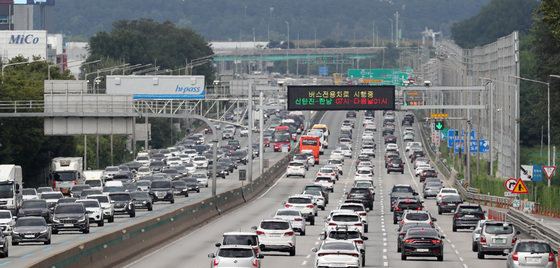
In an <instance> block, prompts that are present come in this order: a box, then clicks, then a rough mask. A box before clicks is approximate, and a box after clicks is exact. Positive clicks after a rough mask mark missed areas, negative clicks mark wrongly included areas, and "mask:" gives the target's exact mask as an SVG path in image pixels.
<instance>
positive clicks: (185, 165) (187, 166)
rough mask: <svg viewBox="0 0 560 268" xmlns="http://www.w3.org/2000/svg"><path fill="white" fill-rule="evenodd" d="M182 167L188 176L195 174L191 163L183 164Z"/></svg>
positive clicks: (194, 168)
mask: <svg viewBox="0 0 560 268" xmlns="http://www.w3.org/2000/svg"><path fill="white" fill-rule="evenodd" d="M183 166H184V167H185V169H186V170H187V172H188V173H189V174H194V173H195V172H196V165H195V164H193V163H184V164H183Z"/></svg>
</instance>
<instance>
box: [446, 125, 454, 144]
mask: <svg viewBox="0 0 560 268" xmlns="http://www.w3.org/2000/svg"><path fill="white" fill-rule="evenodd" d="M454 134H455V130H454V129H448V130H447V137H449V138H448V139H447V148H453V141H454V140H455V137H454Z"/></svg>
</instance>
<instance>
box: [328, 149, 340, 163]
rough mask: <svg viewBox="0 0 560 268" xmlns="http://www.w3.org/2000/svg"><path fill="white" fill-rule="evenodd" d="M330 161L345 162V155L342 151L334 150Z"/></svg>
mask: <svg viewBox="0 0 560 268" xmlns="http://www.w3.org/2000/svg"><path fill="white" fill-rule="evenodd" d="M329 159H334V160H341V161H343V162H344V153H343V152H342V150H334V151H332V152H331V156H330V158H329Z"/></svg>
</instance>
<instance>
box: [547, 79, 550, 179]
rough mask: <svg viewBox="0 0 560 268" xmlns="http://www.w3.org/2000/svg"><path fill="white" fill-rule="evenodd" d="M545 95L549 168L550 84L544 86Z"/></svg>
mask: <svg viewBox="0 0 560 268" xmlns="http://www.w3.org/2000/svg"><path fill="white" fill-rule="evenodd" d="M546 94H547V106H548V107H547V109H548V111H547V112H548V120H547V123H546V124H547V128H548V130H547V133H548V135H547V136H548V166H550V136H551V133H550V83H547V84H546ZM548 187H550V180H548Z"/></svg>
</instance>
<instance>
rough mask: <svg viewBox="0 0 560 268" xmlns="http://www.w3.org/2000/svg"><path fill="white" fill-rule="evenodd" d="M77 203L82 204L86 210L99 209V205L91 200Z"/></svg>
mask: <svg viewBox="0 0 560 268" xmlns="http://www.w3.org/2000/svg"><path fill="white" fill-rule="evenodd" d="M78 202H79V203H82V204H84V207H86V208H98V207H99V203H98V202H96V201H93V200H79V201H78Z"/></svg>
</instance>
